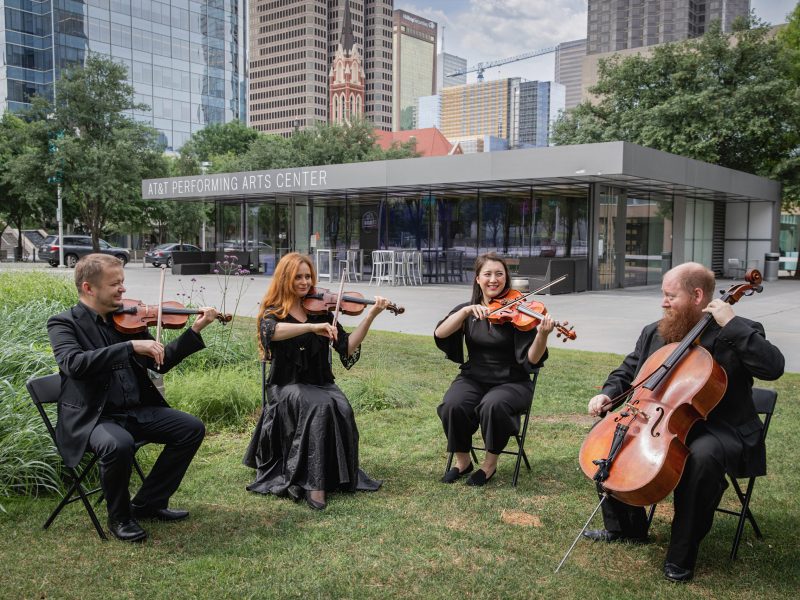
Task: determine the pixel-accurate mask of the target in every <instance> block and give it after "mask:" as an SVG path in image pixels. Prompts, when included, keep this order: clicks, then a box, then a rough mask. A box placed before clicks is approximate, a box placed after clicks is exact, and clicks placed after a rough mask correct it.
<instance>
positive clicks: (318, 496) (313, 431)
mask: <svg viewBox="0 0 800 600" xmlns="http://www.w3.org/2000/svg"><path fill="white" fill-rule="evenodd" d="M316 282H317V278H316V273H315V272H314V266H313V265H312V263H311V260H310V259H309V258H308V257H307V256H303V255H301V254H298V253H296V252H292V253H290V254H287V255H286V256H284V257H283V258H282V259H281V260H280V262H279V263H278V265H277V266H276V268H275V275H274V277H273V279H272V283H271V284H270V287H269V289H268V290H267V293H266V294H265V295H264V299H263V300H262V302H261V310H260V311H259V315H258V331H259V337H258V340H259V345H260V348H261V352H262V356H263V357H265V358H266V359H267V360H269V361H271V363H272V366H271V368H270V372H269V377H268V379H267V396H268V405H267V406H266V407H265V408H264V411H263V412H262V414H261V418H260V419H259V421H258V425H257V426H256V429H255V431H254V433H253V438H252V440H251V442H250V446H249V448H248V449H247V453H246V454H245V459H244V463H245V464H246V465H247V466H249V467H252V468H254V469H256V470H257V473H256V480H255V481H254V482H253V483H252V484H250V485H249V486H248V487H247V489H248V490H250V491H252V492H259V493H262V494H275V495H278V496H286V495H288V496H290V497H291V498H292V499H293V500H295V501H299V500H301V499H302V498H303V497H305V500H306V503H307V504H308V505H309V506H310V507H311V508H313V509H316V510H322V509H324V508H325V507H326V505H327V502H326V494H327V493H328V492H334V491H339V490H342V491H350V492H352V491H355V490H372V491H374V490H377V489H378V488H379V487H380V485H381V482H379V481H375V480H373V479H370V478H369V477H368V476H367V475H366V473H364V472H363V471H362V470H361V469H359V468H358V429H357V427H356V422H355V418H354V416H353V409H352V408H351V407H350V403H349V402H348V401H347V398H346V397H345V395H344V394H343V393H342V390H340V389H339V388H338V386H336V384H335V383H334V378H333V372H332V369H331V358H330V357H331V350H330V347H331V344H332V350H333V351H335V352H336V353H337V354H338V355H339V358H340V360H341V362H342V364H343V365H344V367H345V368H346V369H350V367H352V366H353V365H354V364H355V363H356V362H357V361H358V359H359V357H360V352H361V342H362V340H363V339H364V337H365V336H366V335H367V332H368V331H369V327H370V325H372V321H373V320H374V319H375V317H377V316H378V315H379V314H380V313H381V312H382V311H383V310H384V309H385V308H386V306H387V305H388V303H389V301H388V300H387V299H386V298H381V297H376V298H375V304H373V305H372V306H371V308H370V309H369V311H368V312H367V314H366V316H365V317H364V318H363V319H362V320H361V323H360V324H359V325H358V327H356V329H355V330H354V331H353V332H352V333H350V334H348V333H347V332H346V331H345V330H344V328H343V327H342V326H341V325H339V324H338V323H336V324H335V325H334V323H333V315H332V314H331V313H329V312H326V313H325V314H319V315H318V314H310V313H308V311H306V309H305V308H304V307H303V298H304V297H305V296H306V294H308V293H309V292H310V291H311V289H312V288H313V287H314V286H315V285H316Z"/></svg>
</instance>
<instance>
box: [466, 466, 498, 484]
mask: <svg viewBox="0 0 800 600" xmlns="http://www.w3.org/2000/svg"><path fill="white" fill-rule="evenodd" d="M495 473H497V469H495V470H494V471H492V474H491V475H489V476H488V477H487V476H486V471H484V470H483V469H478V470H477V471H475V472H474V473H473V474H472V475H470V476H469V479H467V485H471V486H473V487H481V486H484V485H486V484H487V483H489V480H490V479H491V478H492V477H494V474H495Z"/></svg>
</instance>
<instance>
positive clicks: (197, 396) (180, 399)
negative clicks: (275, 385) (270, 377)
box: [164, 363, 261, 431]
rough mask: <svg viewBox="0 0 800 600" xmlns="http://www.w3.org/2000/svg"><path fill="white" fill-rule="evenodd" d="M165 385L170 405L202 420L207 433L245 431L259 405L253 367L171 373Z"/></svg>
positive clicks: (258, 385)
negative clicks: (225, 430) (233, 430)
mask: <svg viewBox="0 0 800 600" xmlns="http://www.w3.org/2000/svg"><path fill="white" fill-rule="evenodd" d="M256 364H257V363H256ZM164 386H165V388H166V397H167V402H169V404H170V406H172V407H173V408H177V409H179V410H182V411H185V412H188V413H190V414H193V415H195V416H196V417H198V418H200V419H202V420H203V422H204V423H205V424H206V428H207V429H209V430H214V429H219V428H231V429H236V430H240V431H241V430H244V429H246V428H247V427H249V426H250V425H251V420H252V419H251V417H252V415H254V414H255V413H256V411H257V410H258V408H259V407H260V406H261V390H260V386H261V378H260V377H259V376H258V372H257V370H256V369H255V368H254V369H243V368H240V369H227V370H222V371H214V370H211V371H209V370H192V371H186V370H185V371H183V372H182V373H172V372H170V373H168V374H167V375H166V377H165V379H164Z"/></svg>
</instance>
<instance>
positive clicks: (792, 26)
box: [777, 2, 800, 278]
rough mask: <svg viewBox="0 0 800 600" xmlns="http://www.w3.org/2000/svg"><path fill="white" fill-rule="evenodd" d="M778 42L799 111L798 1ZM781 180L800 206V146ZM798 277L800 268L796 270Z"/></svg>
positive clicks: (791, 202) (781, 168) (793, 204)
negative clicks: (793, 86)
mask: <svg viewBox="0 0 800 600" xmlns="http://www.w3.org/2000/svg"><path fill="white" fill-rule="evenodd" d="M777 40H778V44H780V49H781V51H782V52H783V53H784V60H785V61H786V64H787V65H789V74H790V76H791V77H792V79H793V80H794V82H795V89H794V97H793V100H794V105H795V106H796V107H798V108H797V109H796V110H798V111H800V2H798V3H797V6H795V8H794V11H792V13H791V14H790V15H789V18H788V22H787V24H786V26H785V27H783V28H781V29H780V30H779V31H778V35H777ZM777 171H778V173H779V174H780V175H781V180H782V181H783V193H784V198H785V199H786V200H787V202H785V203H784V205H785V206H786V207H787V208H794V209H798V208H800V147H796V148H795V149H794V152H792V153H790V155H789V156H787V157H786V158H784V159H783V160H782V161H781V162H780V163H779V164H778V168H777ZM796 275H797V277H798V278H800V270H798V271H797V272H796Z"/></svg>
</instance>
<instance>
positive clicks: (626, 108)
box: [553, 22, 800, 205]
mask: <svg viewBox="0 0 800 600" xmlns="http://www.w3.org/2000/svg"><path fill="white" fill-rule="evenodd" d="M709 29H710V30H709V32H708V33H706V34H705V35H704V36H702V37H701V38H697V39H694V40H689V41H686V42H679V43H672V44H664V45H661V46H656V47H654V48H653V50H652V54H651V55H649V56H647V55H635V56H628V57H626V58H620V57H618V56H614V57H612V58H610V59H606V60H601V61H600V65H599V80H598V83H597V85H596V86H594V87H593V88H592V89H590V92H591V93H592V94H594V95H596V96H597V101H596V102H595V103H591V102H584V103H582V104H580V105H578V106H577V107H576V108H575V109H573V110H572V111H570V112H569V113H567V114H565V115H562V117H561V118H560V119H559V120H558V121H557V122H556V124H555V126H554V130H553V139H554V141H555V142H556V143H557V144H580V143H591V142H605V141H614V140H622V141H628V142H633V143H636V144H640V145H642V146H647V147H650V148H655V149H658V150H664V151H666V152H671V153H674V154H679V155H682V156H688V157H690V158H695V159H698V160H703V161H706V162H710V163H714V164H718V165H721V166H725V167H729V168H732V169H738V170H741V171H746V172H749V173H754V174H757V175H762V176H765V177H770V178H773V179H778V180H780V181H782V182H783V183H784V201H785V204H786V205H791V204H793V203H798V202H800V197H798V190H797V187H796V180H797V177H798V174H797V169H796V168H793V164H794V165H795V167H796V160H797V150H798V147H800V110H799V109H798V106H799V105H798V84H797V81H796V80H794V79H793V78H792V77H791V64H790V61H789V59H788V54H787V53H786V52H784V51H783V50H782V48H781V44H780V42H779V41H777V40H775V39H772V38H770V37H769V35H768V33H769V30H768V28H767V27H766V26H765V25H763V24H759V23H755V22H750V23H747V22H739V23H738V24H737V26H736V27H735V28H734V32H733V33H731V34H726V33H723V32H722V31H721V29H720V27H719V23H715V24H712V25H711V27H710V28H709Z"/></svg>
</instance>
